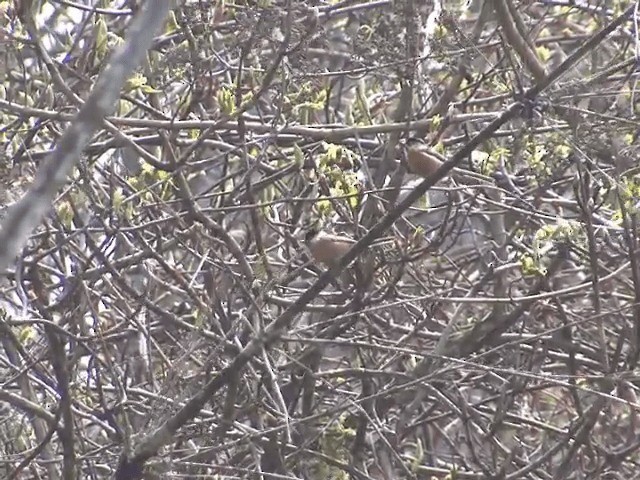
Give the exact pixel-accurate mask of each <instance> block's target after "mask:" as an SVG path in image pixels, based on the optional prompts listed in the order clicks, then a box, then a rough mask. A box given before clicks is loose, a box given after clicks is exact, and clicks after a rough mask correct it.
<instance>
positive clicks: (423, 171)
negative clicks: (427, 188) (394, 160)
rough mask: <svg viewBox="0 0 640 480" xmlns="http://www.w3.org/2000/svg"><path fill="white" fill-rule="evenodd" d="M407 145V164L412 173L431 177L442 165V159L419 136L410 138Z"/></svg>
mask: <svg viewBox="0 0 640 480" xmlns="http://www.w3.org/2000/svg"><path fill="white" fill-rule="evenodd" d="M405 146H406V150H407V151H406V160H407V165H408V167H409V171H410V172H411V173H413V174H415V175H420V176H421V177H424V178H429V177H430V176H432V175H433V174H434V173H436V172H437V171H438V169H439V168H440V167H441V166H442V161H441V160H440V159H439V158H438V157H436V155H435V153H433V151H432V150H431V149H430V148H429V147H428V146H427V145H426V144H425V143H424V142H423V141H422V140H420V139H419V138H415V137H410V138H408V139H407V141H406V143H405Z"/></svg>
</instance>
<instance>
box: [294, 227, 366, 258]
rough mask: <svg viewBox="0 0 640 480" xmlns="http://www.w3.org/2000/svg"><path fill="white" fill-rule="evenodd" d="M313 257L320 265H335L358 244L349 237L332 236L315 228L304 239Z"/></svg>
mask: <svg viewBox="0 0 640 480" xmlns="http://www.w3.org/2000/svg"><path fill="white" fill-rule="evenodd" d="M304 241H305V243H306V244H307V247H309V251H310V252H311V256H312V257H313V259H314V260H315V261H316V262H318V263H324V264H325V265H328V266H332V265H335V264H336V263H337V262H338V261H340V258H342V257H343V256H344V254H345V253H347V252H348V251H349V249H351V247H353V245H354V244H355V243H356V242H355V241H354V240H353V239H351V238H349V237H343V236H339V235H331V234H329V233H325V232H322V231H318V230H316V229H315V228H311V229H309V231H308V232H307V233H306V235H305V237H304Z"/></svg>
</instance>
